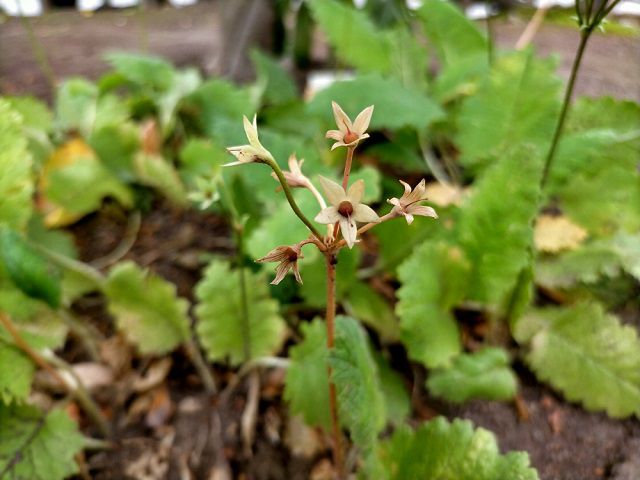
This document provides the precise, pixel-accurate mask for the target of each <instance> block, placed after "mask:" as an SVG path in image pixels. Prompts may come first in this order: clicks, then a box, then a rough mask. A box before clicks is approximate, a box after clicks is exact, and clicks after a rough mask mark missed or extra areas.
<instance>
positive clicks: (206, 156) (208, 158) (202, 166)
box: [178, 138, 229, 188]
mask: <svg viewBox="0 0 640 480" xmlns="http://www.w3.org/2000/svg"><path fill="white" fill-rule="evenodd" d="M179 160H180V164H179V165H178V172H179V174H180V178H182V181H183V182H184V183H185V185H187V186H188V187H190V188H193V187H194V186H195V182H196V179H197V178H212V177H215V176H216V175H218V173H219V172H220V168H221V166H222V165H223V164H225V163H228V162H229V155H228V153H227V152H226V151H225V150H224V149H223V148H221V147H220V146H219V145H216V144H214V143H212V142H211V141H209V140H202V139H197V138H192V139H190V140H189V141H187V143H186V144H185V146H184V147H183V148H182V150H180V155H179Z"/></svg>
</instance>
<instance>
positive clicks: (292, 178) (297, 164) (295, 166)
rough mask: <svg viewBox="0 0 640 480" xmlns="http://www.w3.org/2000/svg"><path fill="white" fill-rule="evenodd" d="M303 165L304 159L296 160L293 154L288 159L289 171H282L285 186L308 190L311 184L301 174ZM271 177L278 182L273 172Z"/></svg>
mask: <svg viewBox="0 0 640 480" xmlns="http://www.w3.org/2000/svg"><path fill="white" fill-rule="evenodd" d="M303 163H304V159H302V160H298V159H297V158H296V156H295V154H293V155H291V156H290V157H289V170H283V171H282V174H283V175H284V178H285V180H286V181H287V184H288V185H289V186H290V187H292V188H309V184H310V183H311V182H310V181H309V179H308V178H307V177H306V176H305V175H304V174H303V173H302V164H303ZM271 176H272V177H273V178H275V179H276V180H278V176H277V175H276V174H275V173H274V172H271Z"/></svg>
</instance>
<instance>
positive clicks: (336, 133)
mask: <svg viewBox="0 0 640 480" xmlns="http://www.w3.org/2000/svg"><path fill="white" fill-rule="evenodd" d="M325 137H326V138H333V139H334V140H337V141H338V142H340V141H342V139H343V138H344V133H342V132H341V131H340V130H328V131H327V133H326V135H325Z"/></svg>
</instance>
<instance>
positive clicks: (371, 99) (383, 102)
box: [307, 74, 444, 130]
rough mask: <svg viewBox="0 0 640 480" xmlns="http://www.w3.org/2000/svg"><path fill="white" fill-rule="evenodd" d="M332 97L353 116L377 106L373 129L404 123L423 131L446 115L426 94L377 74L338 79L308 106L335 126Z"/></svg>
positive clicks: (394, 126) (392, 127)
mask: <svg viewBox="0 0 640 480" xmlns="http://www.w3.org/2000/svg"><path fill="white" fill-rule="evenodd" d="M332 100H334V101H336V102H338V103H339V104H340V106H341V107H342V108H343V109H344V111H345V112H346V113H347V115H350V118H355V116H356V115H357V114H358V113H359V112H360V111H362V110H363V109H364V108H366V107H368V106H369V105H375V110H374V112H373V117H372V118H371V129H372V130H376V129H381V128H389V129H397V128H400V127H403V126H411V127H414V128H417V129H420V130H422V129H425V128H426V127H427V126H429V124H431V123H432V122H434V121H436V120H439V119H441V118H442V117H443V116H444V113H443V111H442V110H441V109H440V107H439V106H438V105H437V104H436V103H435V102H434V101H433V100H431V99H430V98H429V97H427V96H426V95H425V94H424V93H422V92H420V91H418V90H414V89H411V88H408V87H404V86H402V85H401V84H400V82H399V81H398V80H396V79H393V78H389V79H385V78H382V77H381V76H380V75H377V74H370V75H365V76H358V77H356V78H354V79H353V80H346V81H341V82H335V83H334V84H332V85H331V86H330V87H328V88H326V89H324V90H322V91H320V92H318V93H317V94H316V95H315V96H314V97H313V99H312V100H311V102H310V103H309V104H308V106H307V109H308V111H309V112H310V113H311V114H313V115H317V116H319V117H322V118H324V119H325V120H326V122H327V124H334V125H335V123H334V121H333V116H332V113H331V101H332ZM332 128H335V127H332Z"/></svg>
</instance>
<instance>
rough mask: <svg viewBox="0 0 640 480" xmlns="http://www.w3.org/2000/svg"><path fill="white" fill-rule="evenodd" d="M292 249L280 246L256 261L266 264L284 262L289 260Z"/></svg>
mask: <svg viewBox="0 0 640 480" xmlns="http://www.w3.org/2000/svg"><path fill="white" fill-rule="evenodd" d="M290 250H291V247H286V246H280V247H276V248H274V249H273V250H271V251H270V252H269V253H267V254H266V255H265V256H264V257H262V258H259V259H257V260H256V262H258V263H265V262H281V261H282V260H285V259H288V258H289V253H290Z"/></svg>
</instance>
